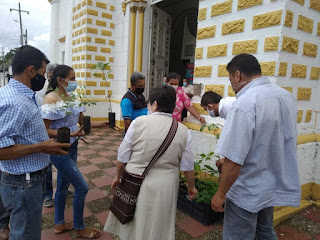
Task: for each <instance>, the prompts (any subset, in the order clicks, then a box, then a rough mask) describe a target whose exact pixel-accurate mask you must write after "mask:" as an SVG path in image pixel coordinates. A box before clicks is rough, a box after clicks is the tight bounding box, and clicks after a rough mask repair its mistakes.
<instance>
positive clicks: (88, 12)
mask: <svg viewBox="0 0 320 240" xmlns="http://www.w3.org/2000/svg"><path fill="white" fill-rule="evenodd" d="M87 14H88V15H93V16H98V11H96V10H93V9H87Z"/></svg>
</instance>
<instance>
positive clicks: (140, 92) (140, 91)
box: [135, 88, 144, 95]
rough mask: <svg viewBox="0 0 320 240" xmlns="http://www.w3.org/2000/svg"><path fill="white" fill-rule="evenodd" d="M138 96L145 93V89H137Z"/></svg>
mask: <svg viewBox="0 0 320 240" xmlns="http://www.w3.org/2000/svg"><path fill="white" fill-rule="evenodd" d="M135 92H136V94H138V95H142V93H143V92H144V88H136V91H135Z"/></svg>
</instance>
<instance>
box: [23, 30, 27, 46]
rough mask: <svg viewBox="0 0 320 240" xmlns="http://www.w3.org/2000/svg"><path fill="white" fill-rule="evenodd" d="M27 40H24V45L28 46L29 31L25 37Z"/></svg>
mask: <svg viewBox="0 0 320 240" xmlns="http://www.w3.org/2000/svg"><path fill="white" fill-rule="evenodd" d="M24 37H25V39H24V44H25V45H28V31H27V29H26V34H25V35H24Z"/></svg>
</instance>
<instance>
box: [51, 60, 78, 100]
mask: <svg viewBox="0 0 320 240" xmlns="http://www.w3.org/2000/svg"><path fill="white" fill-rule="evenodd" d="M71 70H73V68H72V67H69V66H67V65H58V66H56V67H55V69H54V71H53V77H52V79H51V81H50V82H49V86H48V90H47V92H46V94H48V93H49V92H52V91H53V90H55V89H56V87H57V86H58V81H57V78H58V77H60V78H66V77H68V75H69V73H70V71H71Z"/></svg>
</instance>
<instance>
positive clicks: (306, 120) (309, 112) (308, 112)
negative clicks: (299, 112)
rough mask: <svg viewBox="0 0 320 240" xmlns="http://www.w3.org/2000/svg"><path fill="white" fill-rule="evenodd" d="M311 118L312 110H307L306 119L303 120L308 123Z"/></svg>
mask: <svg viewBox="0 0 320 240" xmlns="http://www.w3.org/2000/svg"><path fill="white" fill-rule="evenodd" d="M311 118H312V110H310V109H309V110H307V111H306V118H305V119H304V121H305V122H310V121H311Z"/></svg>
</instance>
